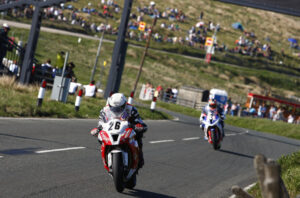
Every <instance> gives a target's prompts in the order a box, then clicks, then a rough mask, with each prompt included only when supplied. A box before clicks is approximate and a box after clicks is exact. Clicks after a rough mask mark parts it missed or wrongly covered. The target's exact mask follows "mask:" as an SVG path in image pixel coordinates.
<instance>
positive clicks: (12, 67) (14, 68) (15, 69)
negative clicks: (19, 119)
mask: <svg viewBox="0 0 300 198" xmlns="http://www.w3.org/2000/svg"><path fill="white" fill-rule="evenodd" d="M9 71H10V72H11V73H12V74H13V75H16V76H17V75H18V71H19V66H18V65H17V61H15V60H14V61H13V63H11V64H10V66H9Z"/></svg>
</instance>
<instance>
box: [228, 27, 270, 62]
mask: <svg viewBox="0 0 300 198" xmlns="http://www.w3.org/2000/svg"><path fill="white" fill-rule="evenodd" d="M266 41H268V39H266ZM235 45H236V47H235V48H233V49H229V50H228V51H229V52H232V53H240V54H242V55H248V56H255V57H266V58H268V59H272V55H273V52H272V49H271V46H270V44H269V43H264V44H262V43H261V42H260V41H259V40H258V39H257V38H256V36H255V33H254V32H246V31H244V34H243V35H241V36H240V37H239V38H238V39H237V40H236V41H235Z"/></svg>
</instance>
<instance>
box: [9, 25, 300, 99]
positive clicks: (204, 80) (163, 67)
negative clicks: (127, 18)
mask: <svg viewBox="0 0 300 198" xmlns="http://www.w3.org/2000/svg"><path fill="white" fill-rule="evenodd" d="M11 32H14V36H15V37H16V38H23V40H26V39H27V35H28V31H27V30H23V29H17V28H14V29H12V31H11ZM24 35H25V36H24ZM24 37H25V38H24ZM49 40H51V42H49ZM97 47H98V41H95V40H88V39H82V41H81V43H78V38H77V37H72V36H63V35H58V34H51V33H46V32H41V33H40V37H39V42H38V46H37V50H36V58H37V59H38V60H39V61H40V62H44V61H46V60H47V59H48V58H50V59H51V60H52V65H55V64H56V53H57V52H59V51H68V52H69V53H70V56H69V61H72V62H74V63H75V65H76V67H75V69H74V71H75V74H76V75H77V77H78V82H80V83H82V84H88V83H89V79H90V74H91V70H92V67H93V65H94V61H95V57H96V53H97ZM112 51H113V44H112V43H106V42H105V43H103V45H102V49H101V53H100V57H99V62H98V67H97V70H96V75H95V80H96V81H98V80H101V84H102V88H105V86H106V80H107V77H108V73H109V69H110V68H109V67H110V64H111V54H112ZM141 56H142V51H141V49H140V48H135V47H132V46H129V47H128V50H127V55H126V63H125V68H124V71H123V77H122V83H121V88H120V90H121V91H122V92H124V93H125V94H127V95H129V93H130V92H131V91H132V89H133V87H134V82H135V79H136V76H137V73H138V69H139V65H140V59H141ZM103 61H107V62H108V63H107V66H106V67H102V63H103ZM100 66H101V67H100ZM100 68H101V69H100ZM100 70H101V71H100ZM101 72H102V77H101V79H100V73H101ZM139 82H140V83H139V84H138V89H137V90H140V86H141V84H142V83H146V82H150V83H152V84H153V85H154V86H157V85H161V86H162V87H163V88H167V87H174V86H177V87H180V86H182V85H185V86H192V87H198V88H202V89H211V88H213V87H214V88H221V89H225V90H226V91H227V92H228V94H229V95H230V96H231V97H232V99H233V100H234V101H239V102H241V103H242V102H245V99H246V95H247V93H248V92H249V91H250V92H255V93H261V92H264V91H265V90H271V91H272V93H274V94H277V95H286V96H288V95H299V96H300V91H299V89H297V88H298V87H299V86H300V80H299V78H297V77H294V76H289V75H286V74H285V73H284V72H281V73H278V72H272V71H269V70H267V69H264V68H263V67H262V68H261V69H260V70H257V68H255V67H235V66H231V65H227V64H220V63H211V64H210V65H207V64H205V63H204V62H203V61H202V60H195V59H192V58H187V57H183V56H178V55H174V54H166V53H161V52H157V51H153V50H150V51H149V53H148V55H147V57H146V59H145V63H144V66H143V73H142V75H141V78H140V81H139Z"/></svg>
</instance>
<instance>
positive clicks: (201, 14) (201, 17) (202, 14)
mask: <svg viewBox="0 0 300 198" xmlns="http://www.w3.org/2000/svg"><path fill="white" fill-rule="evenodd" d="M203 16H204V13H203V11H201V12H200V19H203Z"/></svg>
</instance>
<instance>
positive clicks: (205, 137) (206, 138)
mask: <svg viewBox="0 0 300 198" xmlns="http://www.w3.org/2000/svg"><path fill="white" fill-rule="evenodd" d="M204 140H208V137H207V133H205V131H204Z"/></svg>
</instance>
